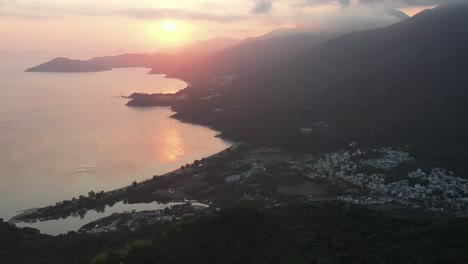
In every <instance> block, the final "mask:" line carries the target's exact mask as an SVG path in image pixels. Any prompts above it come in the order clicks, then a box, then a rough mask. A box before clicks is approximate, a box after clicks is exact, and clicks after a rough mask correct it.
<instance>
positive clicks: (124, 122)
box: [0, 54, 229, 219]
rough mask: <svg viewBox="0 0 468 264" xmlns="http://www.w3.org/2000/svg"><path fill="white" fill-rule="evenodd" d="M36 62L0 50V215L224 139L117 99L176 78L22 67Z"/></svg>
mask: <svg viewBox="0 0 468 264" xmlns="http://www.w3.org/2000/svg"><path fill="white" fill-rule="evenodd" d="M28 59H29V60H28ZM41 60H42V61H43V58H41ZM38 62H40V60H38V59H36V60H33V59H30V58H29V57H25V56H12V55H8V54H7V55H0V217H2V218H5V219H9V218H10V217H11V216H13V215H15V214H16V211H18V210H23V209H28V208H34V207H40V206H45V205H48V204H52V203H55V202H57V201H59V200H63V199H70V198H72V197H74V196H78V195H80V194H86V193H88V192H89V191H90V190H94V191H100V190H111V189H115V188H118V187H122V186H125V185H129V184H131V183H132V182H133V181H134V180H136V181H142V180H144V179H147V178H150V177H152V176H153V175H158V174H162V173H164V172H167V171H169V170H172V169H175V168H178V167H180V165H181V164H186V163H188V162H192V161H193V160H195V159H197V158H200V157H203V156H207V155H210V154H213V153H215V152H218V151H220V150H222V149H224V148H226V147H227V146H228V145H229V143H228V142H225V141H222V140H220V139H219V138H216V137H215V135H216V132H215V131H213V130H210V129H208V128H205V127H201V126H195V125H190V124H184V123H181V122H179V121H177V120H174V119H171V118H169V117H170V116H171V115H172V114H173V113H172V112H171V111H170V110H169V109H168V108H145V109H141V108H140V109H138V108H129V107H126V106H125V103H126V100H124V99H120V98H117V96H120V95H128V94H131V93H133V92H176V91H178V90H180V89H183V88H184V87H185V86H186V84H185V83H184V82H183V81H180V80H174V79H165V78H163V77H164V76H162V75H147V74H146V72H147V70H146V69H140V68H138V69H117V70H113V71H109V72H99V73H70V74H69V73H24V72H23V70H24V69H25V68H27V67H29V66H33V65H35V64H37V63H38Z"/></svg>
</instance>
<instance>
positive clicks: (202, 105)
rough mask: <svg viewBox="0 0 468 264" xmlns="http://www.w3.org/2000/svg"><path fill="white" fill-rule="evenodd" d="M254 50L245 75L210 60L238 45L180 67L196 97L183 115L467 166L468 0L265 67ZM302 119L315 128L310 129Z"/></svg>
mask: <svg viewBox="0 0 468 264" xmlns="http://www.w3.org/2000/svg"><path fill="white" fill-rule="evenodd" d="M238 48H239V46H238V47H236V49H238ZM255 50H257V49H256V48H253V49H252V50H251V51H249V52H246V53H245V54H251V55H252V59H249V60H242V61H236V62H235V63H239V65H236V66H235V67H236V68H243V67H245V68H246V69H249V70H247V71H237V72H239V73H241V74H239V75H238V76H237V75H235V74H234V75H233V76H230V75H229V74H228V72H224V71H223V72H220V71H219V70H218V69H221V68H223V67H212V66H211V65H223V64H224V62H225V61H226V60H225V59H224V58H225V57H224V56H223V54H228V53H229V52H230V51H225V52H224V53H220V54H218V55H217V58H219V60H220V61H217V60H216V58H213V59H212V61H210V63H209V64H206V65H205V64H200V65H199V67H198V68H197V69H194V70H193V72H190V73H187V72H183V71H182V72H178V73H176V76H180V77H181V78H183V79H186V80H188V81H189V82H191V83H192V86H191V87H189V88H187V89H185V90H184V91H183V93H185V94H187V95H188V98H190V99H189V100H186V101H185V102H184V103H178V104H177V105H174V106H173V108H174V110H176V111H177V114H176V117H178V118H180V119H184V120H188V121H191V122H196V123H201V124H205V125H209V126H211V127H215V128H216V129H219V130H221V131H222V133H223V135H225V136H227V137H231V138H235V139H241V140H245V141H248V142H255V143H259V144H267V145H274V146H279V147H287V148H293V149H297V150H305V151H323V150H325V149H329V148H338V147H341V146H343V145H344V144H349V142H351V141H357V142H359V143H361V144H368V145H387V146H388V145H398V146H400V147H401V146H405V147H406V148H407V149H408V150H410V151H412V152H413V153H414V154H416V156H417V158H418V159H421V160H427V161H431V162H432V161H435V163H437V165H440V166H444V167H449V168H451V169H453V170H455V171H456V173H457V174H458V175H465V176H466V175H467V173H468V154H467V153H468V151H467V149H468V139H467V138H466V135H467V134H468V119H467V118H466V116H467V115H468V91H467V90H466V87H468V75H467V74H466V69H467V68H468V4H456V5H447V6H441V7H438V8H436V9H434V10H428V11H424V12H423V13H421V14H419V15H416V16H415V17H413V18H411V19H408V20H405V21H403V22H401V23H397V24H395V25H392V26H389V27H385V28H380V29H375V30H368V31H362V32H355V33H351V34H346V35H343V36H340V37H337V38H334V39H331V40H328V41H325V42H323V43H322V44H317V45H315V46H312V47H311V48H310V49H308V50H307V51H302V52H301V54H300V55H298V56H295V57H292V58H289V59H287V60H286V59H285V60H280V61H274V60H272V61H271V62H272V63H271V64H270V65H268V64H260V65H265V67H263V69H259V70H256V68H255V67H253V68H252V67H250V66H249V64H250V62H251V61H252V60H254V59H255V56H254V54H255V52H254V51H255ZM259 52H260V51H259ZM226 57H227V55H226ZM260 61H261V60H260ZM244 62H245V63H246V64H242V63H244ZM266 65H268V66H266ZM224 69H226V68H224ZM229 69H234V68H229ZM250 69H251V71H250ZM197 73H202V74H199V75H197ZM220 73H221V74H222V75H219V74H220ZM194 74H195V75H196V76H194ZM213 76H217V77H213ZM303 128H305V129H308V131H311V132H313V133H311V134H309V135H303V134H301V129H303Z"/></svg>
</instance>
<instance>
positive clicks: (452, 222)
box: [0, 202, 468, 264]
mask: <svg viewBox="0 0 468 264" xmlns="http://www.w3.org/2000/svg"><path fill="white" fill-rule="evenodd" d="M467 233H468V220H467V219H448V218H439V219H435V218H433V219H431V218H395V217H388V216H385V215H382V214H380V213H378V212H375V211H371V210H369V209H365V208H363V207H358V206H352V205H347V204H342V203H335V202H332V203H329V202H315V203H306V204H292V205H288V206H282V207H274V208H271V209H253V208H250V207H242V208H233V209H227V210H222V211H219V212H216V213H212V214H208V215H201V216H198V217H196V218H193V219H190V220H183V221H179V222H175V223H172V224H163V225H155V226H149V227H147V228H146V229H143V230H141V231H138V232H134V233H127V232H115V233H106V234H102V235H100V236H91V235H79V234H74V233H70V234H68V235H65V236H59V237H48V236H44V235H39V234H37V233H35V232H31V230H30V229H17V228H14V227H12V226H11V225H8V224H6V223H3V222H2V223H1V225H0V235H1V236H2V239H1V240H0V241H1V245H0V259H1V260H2V263H90V262H91V263H96V264H98V263H99V264H103V263H191V264H196V263H288V264H291V263H346V264H349V263H424V264H428V263H457V264H458V263H463V262H465V260H466V258H467V257H468V238H467V237H466V234H467Z"/></svg>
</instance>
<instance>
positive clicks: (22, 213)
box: [8, 141, 242, 224]
mask: <svg viewBox="0 0 468 264" xmlns="http://www.w3.org/2000/svg"><path fill="white" fill-rule="evenodd" d="M229 143H231V145H229V146H228V147H227V148H225V149H223V150H221V151H218V152H216V153H214V154H212V155H209V156H206V157H200V158H199V159H209V158H216V157H219V156H221V155H223V154H225V153H227V152H228V151H229V150H234V149H237V147H238V146H239V145H241V144H242V143H239V142H231V141H229ZM182 166H183V165H182ZM180 172H181V169H180V168H177V169H175V170H171V171H168V172H166V173H164V174H161V175H158V176H157V177H158V178H160V177H161V178H163V177H171V175H173V174H177V173H180ZM153 177H154V176H153ZM152 180H153V178H148V179H146V180H144V181H142V182H140V183H137V184H138V186H145V185H147V184H150V183H151V182H152ZM131 188H133V186H132V185H127V186H124V187H121V188H118V189H114V190H110V191H107V192H104V194H105V195H109V196H112V195H115V194H116V193H119V192H120V191H125V190H128V189H131ZM49 206H53V205H49ZM47 207H48V206H44V207H40V208H31V209H25V210H19V211H17V213H19V214H17V215H15V216H13V217H11V218H10V219H9V220H8V222H9V223H12V224H16V223H22V222H27V221H30V220H38V219H28V218H27V217H28V216H29V215H32V214H35V213H37V212H39V211H40V210H42V209H45V208H47ZM77 210H82V209H77ZM89 210H93V209H86V211H89ZM67 217H69V216H67ZM47 220H52V219H47ZM47 220H45V221H47Z"/></svg>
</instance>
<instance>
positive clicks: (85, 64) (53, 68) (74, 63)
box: [26, 57, 112, 72]
mask: <svg viewBox="0 0 468 264" xmlns="http://www.w3.org/2000/svg"><path fill="white" fill-rule="evenodd" d="M110 70H112V69H111V68H109V67H106V66H104V65H100V64H98V63H95V62H93V61H92V60H88V61H83V60H72V59H68V58H62V57H59V58H55V59H53V60H50V61H48V62H46V63H43V64H41V65H38V66H36V67H32V68H29V69H27V70H26V72H100V71H110Z"/></svg>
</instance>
